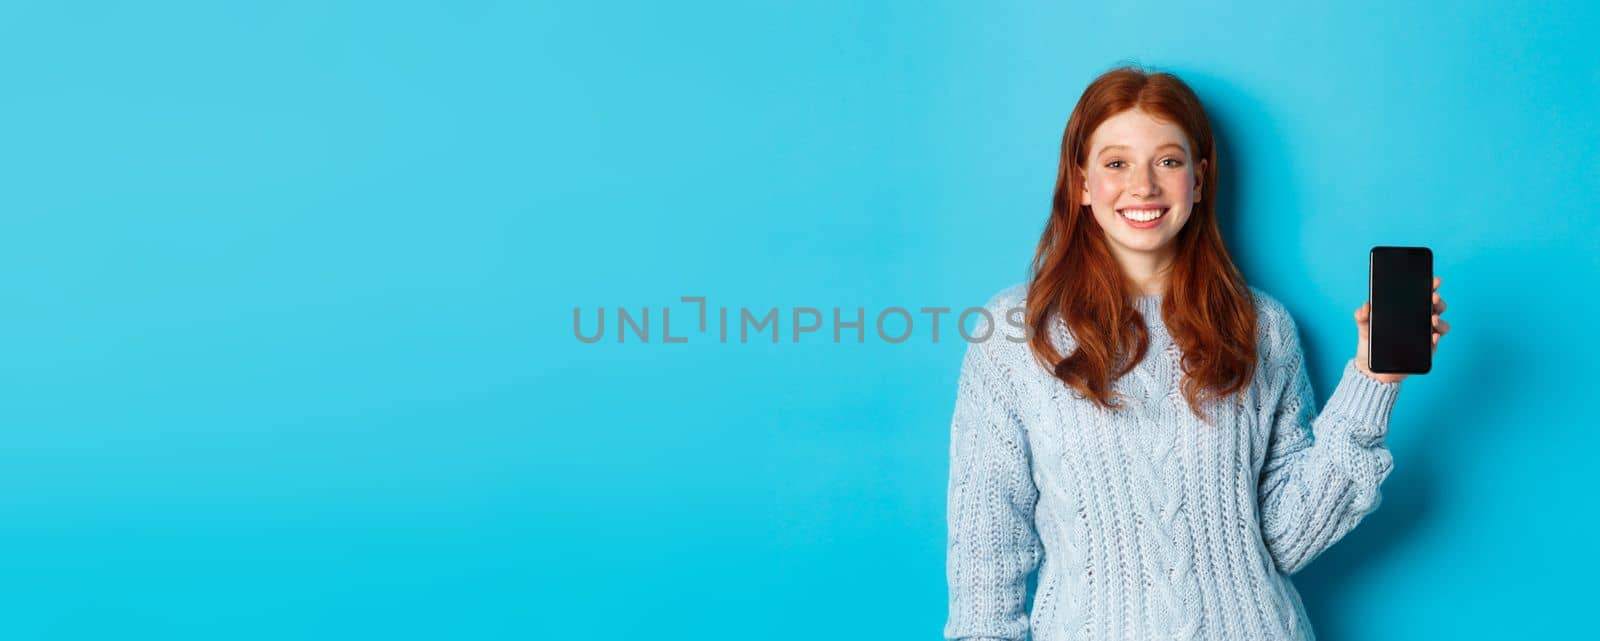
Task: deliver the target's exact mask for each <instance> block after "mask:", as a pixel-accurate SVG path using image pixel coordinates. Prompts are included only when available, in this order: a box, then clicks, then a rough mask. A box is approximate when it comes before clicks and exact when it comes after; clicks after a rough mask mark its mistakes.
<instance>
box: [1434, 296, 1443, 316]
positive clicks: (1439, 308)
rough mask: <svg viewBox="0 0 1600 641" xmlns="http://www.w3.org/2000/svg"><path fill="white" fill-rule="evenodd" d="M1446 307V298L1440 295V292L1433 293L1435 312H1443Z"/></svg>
mask: <svg viewBox="0 0 1600 641" xmlns="http://www.w3.org/2000/svg"><path fill="white" fill-rule="evenodd" d="M1444 308H1445V304H1444V298H1442V297H1440V296H1439V293H1438V292H1434V294H1433V313H1435V314H1443V313H1444Z"/></svg>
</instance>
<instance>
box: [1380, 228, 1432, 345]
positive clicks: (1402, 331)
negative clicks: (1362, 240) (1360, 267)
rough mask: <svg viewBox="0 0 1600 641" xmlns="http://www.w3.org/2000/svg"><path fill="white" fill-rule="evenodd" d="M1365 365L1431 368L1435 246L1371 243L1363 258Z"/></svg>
mask: <svg viewBox="0 0 1600 641" xmlns="http://www.w3.org/2000/svg"><path fill="white" fill-rule="evenodd" d="M1367 300H1368V301H1369V302H1371V304H1372V308H1371V316H1370V318H1369V319H1368V322H1369V323H1370V325H1369V332H1370V333H1369V338H1370V341H1369V344H1368V351H1367V369H1368V370H1370V371H1372V372H1374V373H1378V374H1427V373H1428V372H1429V371H1430V370H1432V369H1433V250H1432V249H1429V248H1427V247H1399V246H1392V245H1380V246H1377V247H1373V248H1372V251H1371V253H1370V254H1368V262H1367Z"/></svg>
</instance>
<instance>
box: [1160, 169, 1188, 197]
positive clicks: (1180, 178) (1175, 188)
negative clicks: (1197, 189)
mask: <svg viewBox="0 0 1600 641" xmlns="http://www.w3.org/2000/svg"><path fill="white" fill-rule="evenodd" d="M1162 188H1163V189H1165V190H1166V191H1170V192H1172V193H1175V194H1181V195H1184V196H1187V195H1189V194H1191V193H1193V192H1194V175H1192V174H1190V173H1188V172H1180V173H1177V174H1173V175H1172V176H1170V177H1168V179H1167V181H1166V182H1165V184H1164V185H1163V186H1162Z"/></svg>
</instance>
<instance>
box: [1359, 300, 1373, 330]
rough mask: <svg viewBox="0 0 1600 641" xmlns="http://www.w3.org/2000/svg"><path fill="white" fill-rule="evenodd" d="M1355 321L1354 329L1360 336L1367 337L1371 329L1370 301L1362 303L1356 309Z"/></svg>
mask: <svg viewBox="0 0 1600 641" xmlns="http://www.w3.org/2000/svg"><path fill="white" fill-rule="evenodd" d="M1355 319H1356V329H1358V330H1359V331H1360V332H1361V336H1363V337H1365V336H1367V333H1368V332H1369V331H1371V329H1372V303H1371V302H1370V301H1369V302H1365V303H1362V304H1361V306H1360V307H1357V308H1356V313H1355Z"/></svg>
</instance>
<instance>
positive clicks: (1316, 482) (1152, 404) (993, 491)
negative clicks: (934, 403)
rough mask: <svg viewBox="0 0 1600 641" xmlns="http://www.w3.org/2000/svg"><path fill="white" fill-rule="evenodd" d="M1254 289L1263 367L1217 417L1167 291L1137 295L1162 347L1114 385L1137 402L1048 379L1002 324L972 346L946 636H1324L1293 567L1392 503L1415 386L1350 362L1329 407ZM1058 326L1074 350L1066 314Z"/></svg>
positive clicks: (956, 425)
mask: <svg viewBox="0 0 1600 641" xmlns="http://www.w3.org/2000/svg"><path fill="white" fill-rule="evenodd" d="M1250 291H1251V293H1252V294H1253V295H1254V297H1255V303H1256V309H1257V311H1258V321H1257V326H1258V328H1259V330H1258V334H1257V339H1258V345H1259V349H1258V364H1257V371H1256V375H1255V379H1254V380H1253V381H1252V383H1251V385H1250V387H1249V388H1248V389H1247V390H1246V392H1245V394H1244V395H1243V397H1242V398H1228V399H1223V400H1214V401H1211V402H1210V403H1208V404H1207V405H1205V406H1203V407H1205V408H1206V410H1207V412H1208V413H1210V415H1211V416H1212V418H1213V423H1214V425H1213V426H1208V425H1206V424H1205V423H1204V422H1202V421H1201V420H1200V419H1199V418H1198V417H1196V416H1194V414H1193V413H1192V412H1191V411H1190V409H1189V406H1188V404H1187V403H1186V402H1185V400H1184V397H1183V394H1182V392H1181V387H1180V385H1181V380H1182V375H1183V373H1182V369H1181V367H1182V365H1181V361H1180V358H1181V357H1182V354H1181V352H1180V350H1179V349H1178V347H1177V346H1176V344H1175V343H1173V342H1172V338H1171V336H1170V335H1169V334H1168V333H1167V330H1166V326H1165V324H1164V323H1163V322H1162V320H1161V312H1160V308H1161V301H1162V296H1160V295H1154V296H1142V297H1140V298H1139V299H1138V300H1137V301H1136V303H1135V306H1136V307H1137V309H1138V310H1139V312H1140V313H1141V315H1142V316H1143V321H1144V323H1145V326H1146V327H1147V328H1149V330H1150V349H1149V351H1148V352H1146V356H1145V358H1144V360H1143V361H1141V362H1140V363H1139V364H1138V366H1137V367H1136V368H1135V369H1134V370H1133V371H1132V372H1130V373H1129V374H1128V375H1126V376H1124V377H1122V378H1120V379H1117V380H1116V381H1115V383H1114V384H1113V385H1112V389H1113V390H1114V391H1116V392H1121V393H1123V394H1127V395H1128V396H1129V397H1131V399H1132V400H1131V401H1130V402H1129V403H1128V404H1127V406H1126V407H1125V408H1123V409H1120V410H1105V409H1102V408H1100V407H1098V406H1096V405H1094V404H1093V403H1092V402H1090V401H1088V400H1085V399H1083V398H1081V397H1079V396H1078V395H1077V392H1076V391H1075V390H1073V389H1072V388H1069V387H1067V386H1066V385H1065V384H1064V383H1062V382H1061V381H1059V380H1058V379H1056V378H1054V377H1053V376H1051V375H1050V372H1049V371H1047V370H1046V369H1044V367H1042V366H1041V365H1039V364H1038V362H1037V361H1036V360H1035V359H1034V357H1033V354H1032V351H1031V348H1030V347H1029V346H1028V345H1027V343H1023V342H1013V341H1012V340H1008V339H1007V338H1006V336H1007V335H1008V334H1009V335H1011V336H1013V337H1015V335H1016V334H1017V333H1019V330H1017V328H1015V327H1012V326H1009V325H1004V326H996V327H994V332H993V336H992V337H991V338H990V339H989V340H986V341H982V342H975V343H971V344H969V345H968V347H967V352H966V356H965V359H964V360H963V362H962V368H961V379H960V383H959V384H958V388H957V402H956V407H955V413H954V417H953V419H952V421H951V430H950V484H949V506H948V507H949V513H948V519H949V521H948V523H949V540H948V543H949V546H948V549H947V553H948V557H947V567H946V571H947V578H948V580H949V588H950V612H949V619H948V621H947V622H946V624H945V628H944V636H945V637H946V638H948V639H985V640H989V639H1017V640H1020V639H1026V638H1030V635H1031V638H1032V639H1034V640H1035V641H1065V640H1068V639H1095V640H1100V639H1139V640H1142V639H1172V640H1176V641H1184V640H1189V639H1217V640H1227V641H1253V640H1261V641H1266V640H1278V639H1315V635H1314V634H1313V632H1312V630H1311V626H1310V624H1309V622H1308V621H1307V620H1306V614H1305V608H1304V605H1303V604H1302V602H1301V599H1300V594H1299V592H1297V591H1296V590H1295V587H1294V584H1293V583H1292V582H1291V581H1290V579H1289V575H1291V574H1293V573H1295V572H1297V571H1299V570H1300V569H1301V568H1303V567H1305V565H1306V564H1307V563H1309V562H1310V561H1311V560H1312V559H1314V558H1316V556H1317V555H1318V554H1321V553H1322V551H1323V550H1326V549H1327V548H1328V547H1329V546H1331V545H1333V544H1334V542H1336V541H1338V540H1339V539H1340V538H1342V537H1343V536H1344V535H1345V534H1346V533H1347V532H1349V531H1350V529H1351V528H1353V527H1355V526H1356V524H1357V523H1358V522H1360V520H1361V519H1362V518H1363V517H1364V516H1365V515H1367V514H1369V513H1371V512H1372V511H1373V510H1375V509H1377V507H1378V504H1379V502H1380V500H1381V495H1380V493H1379V487H1378V486H1379V484H1381V483H1382V482H1383V479H1384V478H1385V477H1387V476H1388V474H1389V471H1390V468H1391V466H1392V458H1391V457H1390V454H1389V451H1388V449H1387V447H1386V446H1385V444H1384V441H1383V439H1384V436H1385V435H1386V434H1387V431H1388V423H1389V415H1390V412H1391V410H1392V409H1393V407H1394V402H1395V398H1396V396H1397V395H1398V394H1399V391H1400V385H1401V383H1380V382H1378V381H1376V380H1374V379H1372V378H1370V377H1368V376H1366V375H1364V374H1362V373H1361V372H1360V371H1358V370H1357V369H1356V368H1355V360H1354V359H1351V360H1350V361H1348V362H1346V364H1345V367H1344V372H1343V377H1342V379H1341V380H1340V381H1339V385H1338V387H1337V389H1336V390H1335V391H1334V393H1333V395H1332V397H1331V398H1330V399H1329V401H1328V403H1327V406H1326V407H1325V408H1324V409H1323V410H1322V412H1321V413H1318V412H1317V411H1316V399H1315V396H1314V393H1313V391H1312V388H1311V380H1310V378H1309V377H1308V376H1307V374H1306V365H1305V357H1304V353H1303V352H1302V350H1301V347H1300V337H1299V333H1298V330H1297V329H1296V327H1295V322H1294V319H1293V318H1292V317H1291V316H1290V315H1289V313H1288V311H1287V310H1286V309H1285V308H1284V307H1283V305H1282V304H1281V303H1279V302H1278V301H1277V300H1275V299H1273V298H1272V297H1270V296H1268V295H1266V294H1265V293H1263V292H1262V291H1261V290H1259V289H1256V288H1254V287H1251V288H1250ZM1025 294H1026V289H1025V286H1024V285H1023V284H1018V285H1013V286H1012V287H1008V288H1006V289H1005V290H1003V291H1001V292H1000V293H998V294H996V295H995V296H994V297H993V298H992V299H990V301H989V302H988V304H987V307H988V309H989V311H990V313H991V314H993V315H994V317H995V318H1006V317H1005V316H1004V314H1005V311H1006V310H1008V309H1012V308H1015V307H1020V306H1022V305H1024V304H1025V301H1024V296H1025ZM984 324H985V325H987V324H988V321H985V323H984ZM1052 327H1053V329H1052V332H1051V340H1053V341H1054V342H1055V344H1056V346H1057V347H1058V349H1060V350H1061V353H1062V354H1070V353H1071V352H1072V349H1073V342H1072V341H1073V339H1072V337H1071V334H1070V332H1069V331H1068V329H1067V327H1066V324H1065V322H1063V321H1061V320H1060V319H1059V318H1057V319H1055V322H1054V323H1053V324H1052ZM988 331H989V328H988V327H983V326H980V327H978V328H976V329H975V331H974V332H973V335H974V336H983V335H984V334H985V333H987V332H988ZM1035 571H1037V572H1038V575H1037V586H1036V590H1035V593H1034V595H1033V600H1032V603H1029V602H1028V580H1029V578H1030V576H1031V575H1033V573H1034V572H1035Z"/></svg>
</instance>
